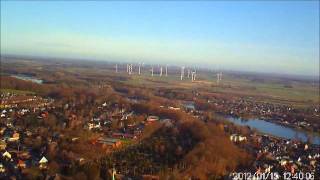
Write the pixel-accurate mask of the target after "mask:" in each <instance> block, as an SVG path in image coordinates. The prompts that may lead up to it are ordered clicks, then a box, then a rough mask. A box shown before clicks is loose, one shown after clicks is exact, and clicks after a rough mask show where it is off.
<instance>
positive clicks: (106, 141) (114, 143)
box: [97, 137, 121, 148]
mask: <svg viewBox="0 0 320 180" xmlns="http://www.w3.org/2000/svg"><path fill="white" fill-rule="evenodd" d="M97 142H98V143H100V144H103V145H107V146H111V147H112V148H118V147H120V146H121V141H120V139H115V138H102V137H101V138H99V139H98V140H97Z"/></svg>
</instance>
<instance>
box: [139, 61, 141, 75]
mask: <svg viewBox="0 0 320 180" xmlns="http://www.w3.org/2000/svg"><path fill="white" fill-rule="evenodd" d="M140 74H141V63H140V64H139V75H140Z"/></svg>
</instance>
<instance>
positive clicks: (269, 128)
mask: <svg viewBox="0 0 320 180" xmlns="http://www.w3.org/2000/svg"><path fill="white" fill-rule="evenodd" d="M227 119H228V120H229V121H231V122H233V123H235V124H237V125H243V126H249V127H251V128H254V129H257V130H258V131H260V132H262V133H266V134H271V135H274V136H278V137H282V138H287V139H298V140H301V141H303V142H306V141H308V140H311V141H312V143H314V144H318V145H320V136H319V135H316V134H313V133H307V132H304V131H300V130H297V129H294V128H290V127H284V126H281V125H278V124H275V123H272V122H267V121H264V120H260V119H241V118H235V117H227Z"/></svg>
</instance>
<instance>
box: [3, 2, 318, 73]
mask: <svg viewBox="0 0 320 180" xmlns="http://www.w3.org/2000/svg"><path fill="white" fill-rule="evenodd" d="M1 54H2V55H5V54H10V55H28V56H43V57H62V58H81V59H92V60H106V61H125V62H144V63H154V64H169V65H171V64H172V65H185V66H199V67H208V68H215V69H217V68H219V69H229V70H241V71H253V72H269V73H280V74H281V73H284V74H295V75H313V76H314V75H316V76H318V75H319V1H239V2H237V1H120V2H116V1H103V2H101V1H69V2H67V1H44V2H41V1H27V2H23V1H1Z"/></svg>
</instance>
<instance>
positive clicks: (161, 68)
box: [159, 66, 162, 77]
mask: <svg viewBox="0 0 320 180" xmlns="http://www.w3.org/2000/svg"><path fill="white" fill-rule="evenodd" d="M159 75H160V77H161V76H162V66H160V74H159Z"/></svg>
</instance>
